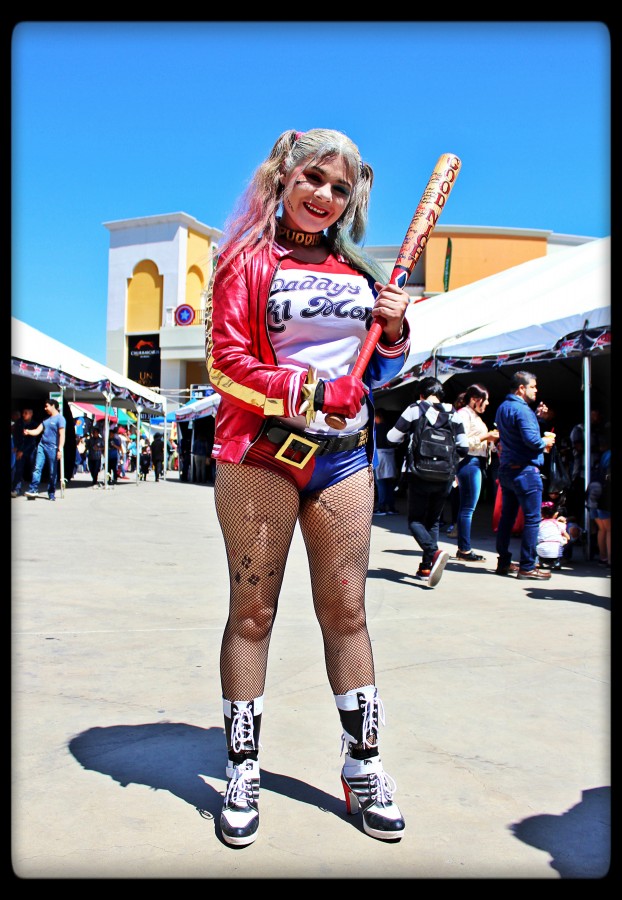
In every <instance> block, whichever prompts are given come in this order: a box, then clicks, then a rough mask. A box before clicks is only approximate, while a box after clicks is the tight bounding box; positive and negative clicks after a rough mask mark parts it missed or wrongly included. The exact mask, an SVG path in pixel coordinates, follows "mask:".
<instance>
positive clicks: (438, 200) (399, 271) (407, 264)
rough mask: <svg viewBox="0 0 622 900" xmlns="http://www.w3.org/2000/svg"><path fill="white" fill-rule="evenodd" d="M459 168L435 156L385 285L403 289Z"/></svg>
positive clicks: (334, 419)
mask: <svg viewBox="0 0 622 900" xmlns="http://www.w3.org/2000/svg"><path fill="white" fill-rule="evenodd" d="M461 166H462V162H461V160H460V159H459V158H458V157H457V156H455V155H454V154H453V153H443V154H442V156H439V158H438V161H437V163H436V165H435V166H434V170H433V172H432V174H431V175H430V178H429V180H428V183H427V185H426V188H425V190H424V192H423V194H422V196H421V200H420V201H419V205H418V206H417V209H416V210H415V214H414V216H413V217H412V219H411V222H410V225H409V226H408V231H407V232H406V235H405V237H404V240H403V241H402V246H401V247H400V252H399V253H398V256H397V259H396V260H395V265H394V266H393V271H392V272H391V277H390V278H389V282H388V283H389V284H396V285H397V286H398V287H401V288H403V287H404V285H405V284H406V282H407V281H408V278H409V277H410V274H411V272H412V270H413V269H414V268H415V266H416V265H417V262H418V260H419V257H420V256H421V254H422V253H423V251H424V250H425V247H426V244H427V242H428V238H429V237H430V234H431V233H432V231H433V230H434V227H435V226H436V223H437V222H438V218H439V216H440V214H441V212H442V211H443V207H444V206H445V203H446V202H447V198H448V197H449V194H450V193H451V189H452V188H453V186H454V184H455V181H456V178H457V177H458V173H459V172H460V168H461ZM385 324H386V323H385V322H384V319H380V320H379V319H376V320H375V321H374V322H372V324H371V327H370V329H369V331H368V333H367V337H366V338H365V342H364V343H363V346H362V347H361V351H360V353H359V355H358V357H357V359H356V362H355V363H354V368H353V369H352V372H351V373H350V374H351V375H354V377H355V378H362V377H363V374H364V372H365V369H366V368H367V363H368V362H369V360H370V358H371V355H372V353H373V352H374V350H375V349H376V344H377V343H378V341H379V340H380V336H381V335H382V330H383V328H384V326H385ZM326 423H327V425H330V427H331V428H339V429H340V430H341V429H342V428H345V424H346V420H345V418H344V417H343V416H339V415H336V414H334V413H329V414H328V415H327V416H326Z"/></svg>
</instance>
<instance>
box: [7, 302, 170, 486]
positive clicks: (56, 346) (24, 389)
mask: <svg viewBox="0 0 622 900" xmlns="http://www.w3.org/2000/svg"><path fill="white" fill-rule="evenodd" d="M50 392H59V393H60V394H61V395H62V397H63V398H64V399H66V400H67V401H69V402H77V403H80V401H83V402H88V403H96V404H97V403H98V404H105V410H106V417H105V429H104V431H105V438H104V440H105V447H106V451H105V454H106V457H105V469H106V471H108V434H109V428H110V422H109V419H110V410H111V409H112V408H116V409H126V410H128V409H129V410H132V411H133V412H135V413H136V416H137V419H138V424H139V425H140V416H141V414H142V415H146V416H148V417H150V416H162V415H164V416H166V398H165V397H162V396H160V394H158V393H156V392H155V391H152V390H150V389H149V388H147V387H144V386H143V385H141V384H138V383H137V382H135V381H132V380H131V379H129V378H126V377H125V376H124V375H121V374H120V373H119V372H115V371H114V370H113V369H109V368H107V366H104V365H103V364H101V363H98V362H96V361H95V360H93V359H90V358H89V357H88V356H85V355H84V354H82V353H79V352H78V351H77V350H73V349H72V348H71V347H68V346H67V345H66V344H63V343H61V342H60V341H57V340H55V339H54V338H51V337H49V336H48V335H46V334H43V332H41V331H38V330H37V329H36V328H33V327H32V326H31V325H27V324H26V323H25V322H21V321H20V320H19V319H16V318H14V317H12V318H11V395H12V398H13V401H14V402H15V401H17V400H19V399H22V398H28V399H30V398H32V397H33V396H36V397H41V399H42V400H43V399H44V398H46V397H48V396H49V394H50ZM61 406H62V404H61ZM61 464H62V463H61ZM61 485H64V473H63V471H61ZM106 486H107V485H106Z"/></svg>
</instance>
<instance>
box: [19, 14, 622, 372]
mask: <svg viewBox="0 0 622 900" xmlns="http://www.w3.org/2000/svg"><path fill="white" fill-rule="evenodd" d="M610 68H611V45H610V34H609V31H608V28H607V26H606V25H605V24H604V23H602V22H589V21H585V22H564V21H560V22H554V21H553V22H535V21H534V22H427V21H425V22H424V21H421V22H398V21H371V22H331V21H324V22H322V21H319V22H318V21H309V22H283V21H277V22H245V21H242V22H220V21H219V22H210V21H206V22H181V21H179V22H140V21H136V22H95V23H92V22H27V21H22V22H20V23H18V24H17V26H16V27H15V29H14V31H13V36H12V43H11V82H12V88H11V103H12V113H11V115H12V124H11V135H12V207H11V209H12V260H11V270H12V301H11V303H12V314H13V315H14V316H16V317H17V318H18V319H21V320H22V321H24V322H27V323H28V324H29V325H32V326H33V327H35V328H38V329H39V330H41V331H43V332H44V333H46V334H48V335H50V336H52V337H54V338H56V339H57V340H59V341H62V342H63V343H65V344H68V345H69V346H71V347H73V348H75V349H76V350H79V351H81V352H82V353H85V354H86V355H87V356H90V357H92V358H93V359H96V360H98V361H100V362H104V363H105V362H106V304H107V291H108V245H109V232H108V231H107V229H106V228H104V226H103V223H104V222H108V221H113V220H116V219H125V218H133V217H137V216H149V215H157V214H160V213H172V212H186V213H188V214H189V215H191V216H194V217H195V218H197V219H199V220H200V221H201V222H204V223H205V224H206V225H210V226H212V227H214V228H222V226H223V224H224V221H225V218H226V217H227V215H228V214H229V212H230V211H231V208H232V207H233V205H234V203H235V201H236V200H237V198H238V196H239V195H240V193H241V192H242V191H243V189H244V187H245V185H246V183H247V181H248V179H249V177H250V175H251V174H252V171H253V170H254V168H255V167H256V166H257V165H258V164H259V163H260V162H261V161H262V160H263V159H264V157H265V156H266V155H267V154H268V152H269V150H270V148H271V147H272V144H273V143H274V141H275V140H276V138H277V136H278V135H279V134H280V133H281V132H282V131H285V130H286V129H289V128H295V129H297V130H300V131H304V130H306V129H309V128H313V127H325V128H336V129H339V130H340V131H345V132H346V133H347V134H348V135H349V136H350V137H351V138H352V139H353V140H354V141H355V142H356V143H357V144H358V146H359V148H360V150H361V154H362V156H363V159H364V160H366V161H367V162H369V163H370V164H371V165H372V166H373V168H374V171H375V183H374V188H373V191H372V198H371V207H370V220H369V227H368V232H367V237H366V243H367V244H368V245H375V244H398V245H399V244H400V243H401V241H402V238H403V236H404V232H405V231H406V229H407V227H408V224H409V223H410V220H411V217H412V215H413V212H414V210H415V207H416V205H417V202H418V200H419V198H420V196H421V194H422V191H423V189H424V187H425V184H426V182H427V180H428V177H429V175H430V173H431V171H432V169H433V168H434V165H435V163H436V161H437V159H438V157H439V156H440V155H441V153H445V152H448V153H455V154H456V155H458V156H459V157H460V158H461V160H462V169H461V172H460V175H459V178H458V180H457V182H456V186H455V188H454V189H453V191H452V194H451V197H450V198H449V200H448V202H447V207H446V209H445V210H444V212H443V220H442V224H444V225H445V224H447V225H450V224H451V225H491V226H502V227H516V228H536V229H546V230H550V231H553V232H556V233H560V234H578V235H583V236H588V237H604V236H606V235H608V234H610V231H611V227H610V193H611V191H610V163H611V154H610V140H611V135H610V130H611V129H610V93H611V90H610Z"/></svg>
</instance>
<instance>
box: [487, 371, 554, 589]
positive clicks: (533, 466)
mask: <svg viewBox="0 0 622 900" xmlns="http://www.w3.org/2000/svg"><path fill="white" fill-rule="evenodd" d="M511 385H512V388H513V390H512V392H511V393H509V394H508V395H507V396H506V398H505V400H504V401H503V402H502V403H501V405H500V406H499V408H498V410H497V415H496V416H495V423H496V425H497V429H498V431H499V446H500V451H499V487H500V490H501V517H500V519H499V526H498V528H497V554H498V560H497V570H496V571H497V575H509V574H510V573H514V572H515V573H516V576H517V577H518V578H520V579H528V580H532V581H539V580H546V579H548V578H550V577H551V572H550V571H546V570H544V569H541V568H538V566H537V564H536V563H537V553H536V544H537V541H538V529H539V527H540V519H541V506H542V475H541V474H540V468H541V466H542V463H543V460H544V456H543V450H545V449H550V448H551V447H552V446H553V444H554V443H555V434H550V435H546V436H542V435H541V434H540V426H539V424H538V420H537V418H536V414H535V412H534V410H533V409H532V408H531V407H530V405H529V404H530V403H535V400H536V395H537V393H538V387H537V381H536V376H535V375H532V373H531V372H525V371H519V372H514V374H513V375H512V380H511ZM519 508H520V509H522V511H523V517H524V524H523V531H522V536H521V551H520V563H519V564H518V566H517V565H516V563H513V562H512V552H511V550H510V539H511V537H512V528H513V527H514V523H515V521H516V516H517V513H518V510H519Z"/></svg>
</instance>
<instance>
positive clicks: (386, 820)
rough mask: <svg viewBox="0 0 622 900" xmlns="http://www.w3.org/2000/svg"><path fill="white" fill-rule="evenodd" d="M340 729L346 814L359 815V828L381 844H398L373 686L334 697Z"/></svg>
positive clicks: (400, 823) (399, 826) (399, 827)
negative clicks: (394, 842)
mask: <svg viewBox="0 0 622 900" xmlns="http://www.w3.org/2000/svg"><path fill="white" fill-rule="evenodd" d="M334 696H335V703H336V704H337V709H338V710H339V717H340V719H341V724H342V726H343V734H342V736H341V752H342V753H343V750H344V748H347V752H346V754H345V761H344V764H343V768H342V770H341V783H342V785H343V791H344V794H345V799H346V809H347V811H348V813H349V814H350V815H354V814H355V813H357V812H359V810H360V812H361V813H362V816H363V828H364V830H365V832H366V833H367V834H369V835H371V837H375V838H378V839H379V840H381V841H399V840H400V838H401V837H402V835H403V833H404V829H405V827H406V826H405V824H404V819H403V818H402V814H401V812H400V810H399V807H398V806H397V804H396V803H394V802H393V794H394V792H395V790H396V784H395V782H394V781H393V779H392V778H391V777H390V776H389V775H387V773H386V772H385V771H384V769H383V766H382V761H381V759H380V756H379V755H378V720H379V719H380V721H381V722H382V724H383V725H384V707H383V705H382V701H381V700H380V699H379V698H378V691H377V689H376V687H375V686H374V685H367V686H366V687H362V688H356V689H355V690H352V691H348V693H347V694H335V695H334Z"/></svg>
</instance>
